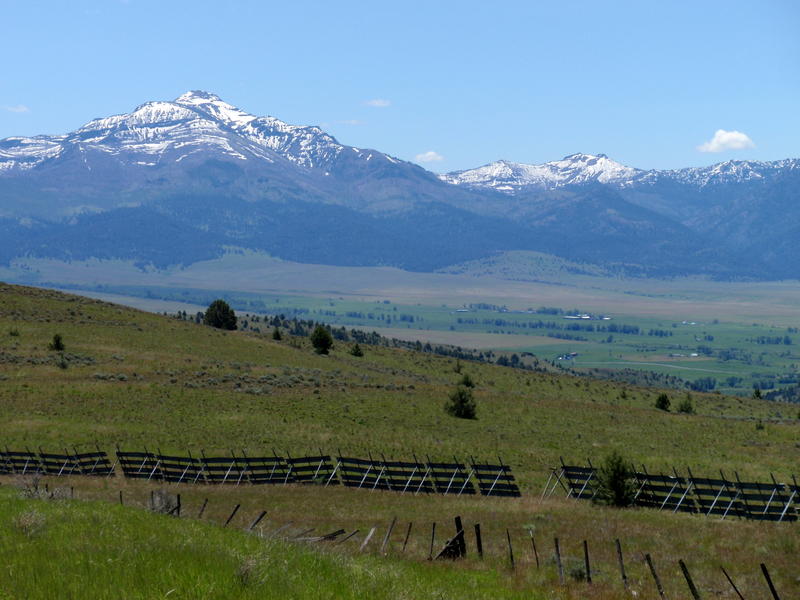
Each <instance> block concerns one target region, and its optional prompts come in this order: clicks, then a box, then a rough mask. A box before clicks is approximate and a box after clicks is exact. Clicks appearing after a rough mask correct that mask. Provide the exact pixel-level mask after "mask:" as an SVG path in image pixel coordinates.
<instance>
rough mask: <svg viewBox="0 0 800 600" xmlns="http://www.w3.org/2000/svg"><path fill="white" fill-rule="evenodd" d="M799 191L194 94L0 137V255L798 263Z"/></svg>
mask: <svg viewBox="0 0 800 600" xmlns="http://www.w3.org/2000/svg"><path fill="white" fill-rule="evenodd" d="M798 190H800V161H798V160H796V159H787V160H784V161H777V162H771V163H767V162H756V161H729V162H725V163H720V164H718V165H713V166H711V167H703V168H692V169H680V170H676V171H645V170H641V169H635V168H632V167H629V166H626V165H622V164H620V163H618V162H616V161H614V160H612V159H610V158H608V157H607V156H605V155H602V154H598V155H590V154H573V155H571V156H567V157H565V158H564V159H562V160H558V161H553V162H548V163H545V164H542V165H525V164H520V163H513V162H509V161H498V162H495V163H492V164H490V165H486V166H484V167H479V168H477V169H470V170H467V171H460V172H457V173H450V174H447V175H442V176H437V175H435V174H434V173H431V172H429V171H426V170H425V169H423V168H421V167H420V166H418V165H415V164H413V163H410V162H406V161H402V160H399V159H397V158H394V157H392V156H390V155H388V154H385V153H382V152H379V151H377V150H370V149H362V148H355V147H352V146H347V145H345V144H342V143H340V142H339V141H337V140H336V139H335V138H334V137H333V136H331V135H329V134H328V133H326V132H325V131H323V130H322V129H320V128H319V127H314V126H299V125H292V124H289V123H286V122H284V121H281V120H279V119H278V118H276V117H271V116H261V117H260V116H255V115H253V114H250V113H247V112H245V111H244V110H241V109H239V108H237V107H235V106H233V105H231V104H229V103H227V102H225V101H223V100H222V99H221V98H219V97H218V96H216V95H214V94H210V93H208V92H200V91H193V92H187V93H185V94H183V95H181V96H179V97H178V98H176V99H174V100H172V101H153V102H146V103H144V104H141V105H140V106H138V107H136V108H135V109H134V110H132V111H131V112H130V113H126V114H120V115H114V116H110V117H105V118H99V119H95V120H92V121H90V122H89V123H86V124H85V125H84V126H83V127H81V128H79V129H77V130H76V131H73V132H70V133H67V134H64V135H39V136H35V137H13V138H7V139H4V140H0V263H8V262H9V261H11V260H14V259H15V258H19V257H25V256H40V257H47V258H57V259H60V260H82V259H89V258H100V259H123V260H132V261H135V262H136V264H139V265H154V266H157V267H163V266H167V265H174V264H184V265H186V264H191V263H193V262H196V261H199V260H205V259H209V258H213V257H215V256H219V255H220V254H222V253H224V252H226V251H227V250H226V249H228V248H231V247H238V248H245V249H250V250H257V251H265V252H268V253H270V254H272V255H274V256H277V257H279V258H285V259H290V260H295V261H300V262H312V263H321V264H334V265H353V266H358V265H390V266H396V267H401V268H407V269H412V270H420V271H428V270H433V269H437V268H440V267H445V266H448V265H452V264H455V263H461V262H464V261H468V260H474V259H479V258H482V257H486V256H489V255H491V254H492V253H496V252H503V251H511V250H532V251H537V252H546V253H550V254H555V255H558V256H562V257H564V258H567V259H569V260H575V261H586V262H593V263H598V264H602V265H605V266H608V267H611V268H612V269H613V270H617V271H618V270H622V271H625V272H633V273H637V274H663V275H670V276H671V275H680V274H698V273H699V274H707V275H713V276H719V277H730V276H736V277H738V276H748V277H752V276H755V277H761V276H780V277H784V276H791V277H800V270H798V267H797V266H796V265H798V264H800V245H798V244H797V243H796V240H797V239H800V197H798V194H799V193H800V192H798ZM764 239H769V241H770V243H769V244H764V243H763V240H764Z"/></svg>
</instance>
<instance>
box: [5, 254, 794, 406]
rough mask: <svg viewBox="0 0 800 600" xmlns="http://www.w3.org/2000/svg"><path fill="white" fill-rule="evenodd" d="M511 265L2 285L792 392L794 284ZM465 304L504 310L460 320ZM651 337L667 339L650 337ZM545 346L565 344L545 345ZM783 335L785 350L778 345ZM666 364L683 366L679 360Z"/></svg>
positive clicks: (275, 265) (23, 267) (258, 259)
mask: <svg viewBox="0 0 800 600" xmlns="http://www.w3.org/2000/svg"><path fill="white" fill-rule="evenodd" d="M518 254H520V253H506V254H505V255H501V256H499V257H497V258H496V259H495V260H493V261H489V263H490V264H489V265H488V266H487V265H484V264H482V263H480V261H479V262H478V263H475V264H473V263H468V264H465V265H458V266H456V267H453V268H452V269H449V270H448V272H446V273H412V272H407V271H402V270H399V269H392V268H378V267H333V266H323V265H308V264H299V263H292V262H287V261H281V260H278V259H275V258H272V257H269V256H266V255H263V254H258V253H253V252H240V253H236V252H231V253H229V254H227V255H225V256H224V257H222V258H219V259H215V260H211V261H204V262H201V263H196V264H194V265H191V266H190V267H187V268H177V267H176V268H172V269H167V270H162V271H156V270H152V269H150V270H148V269H142V268H138V267H136V266H134V265H132V264H129V263H125V262H121V261H98V260H92V261H86V262H74V263H61V262H57V261H52V260H40V259H26V260H25V261H23V262H17V263H15V264H14V265H12V266H11V267H7V268H3V269H0V277H6V278H8V279H9V280H12V281H17V282H30V283H34V284H37V285H42V284H45V285H51V286H53V285H55V286H56V287H58V286H63V287H66V288H74V289H79V290H80V291H81V293H85V294H89V295H96V296H98V297H101V298H106V299H115V300H118V301H120V302H123V303H127V304H130V305H133V306H136V307H138V308H143V309H145V310H155V311H167V312H175V311H176V310H187V311H188V312H192V311H195V310H197V309H198V308H201V307H203V306H206V305H207V304H208V303H209V302H210V300H212V299H213V298H215V297H220V296H224V297H226V298H227V299H228V300H229V301H230V302H231V303H232V304H233V305H234V306H235V308H236V309H237V310H240V311H252V312H256V313H267V314H279V313H283V314H287V315H297V316H301V317H302V316H303V315H306V316H308V317H311V318H316V319H319V320H322V321H325V322H328V323H333V324H339V325H345V326H347V327H359V328H366V329H370V330H372V329H374V330H376V331H378V332H380V333H382V334H384V335H389V336H392V335H396V337H398V338H400V339H414V340H416V339H419V340H421V341H422V342H431V343H445V342H444V340H447V343H451V344H455V345H461V346H463V347H474V348H480V349H492V350H508V351H510V352H531V353H534V354H536V355H538V356H541V357H542V358H544V359H546V360H554V359H556V358H557V357H558V356H560V355H562V353H564V352H567V353H569V352H577V353H578V354H580V355H581V356H580V358H579V359H578V361H575V362H570V363H569V366H570V367H571V368H578V369H583V370H585V369H592V368H601V369H620V368H634V369H639V370H645V371H653V372H657V373H663V374H669V375H674V376H676V377H679V378H682V379H685V380H687V381H689V382H694V383H696V382H697V381H698V380H702V381H701V382H700V383H697V386H696V387H698V388H701V389H709V385H710V384H712V383H713V387H712V388H711V389H717V390H720V391H722V392H724V393H731V394H738V395H747V394H749V393H751V391H752V389H753V388H754V387H759V388H761V389H765V390H769V389H779V388H781V387H784V386H787V385H793V384H796V383H798V382H800V370H798V365H800V351H797V350H796V348H797V346H798V345H800V337H798V336H795V337H798V339H793V338H792V334H791V331H792V330H794V329H796V328H797V327H798V325H799V324H800V313H799V312H798V310H797V307H798V306H800V284H798V282H795V281H786V282H716V281H708V280H703V279H674V280H669V281H665V280H655V279H634V278H621V277H613V276H609V275H608V274H607V273H602V272H598V273H594V272H593V271H592V270H591V269H588V270H587V267H586V266H585V265H584V266H581V265H566V266H565V265H564V264H562V262H563V261H561V262H559V261H558V260H557V259H555V258H554V257H548V256H546V255H536V256H534V257H532V258H531V257H529V256H527V254H530V253H527V254H526V253H522V254H526V255H525V256H518ZM533 254H535V253H533ZM495 263H497V264H495ZM386 303H388V305H387V304H386ZM470 305H472V306H497V307H503V309H504V310H508V311H509V312H508V313H505V312H503V313H502V314H498V311H497V310H480V309H477V310H474V311H471V312H470V314H467V315H464V314H457V313H456V311H457V310H461V309H464V307H465V306H470ZM543 306H546V307H557V308H559V309H561V310H564V311H568V310H572V309H576V308H577V309H579V310H580V311H582V312H588V313H592V314H607V315H610V316H611V317H612V318H613V321H614V323H615V324H624V325H628V326H630V327H636V328H638V329H639V331H640V333H638V334H635V335H630V334H622V333H612V334H611V335H610V336H609V332H607V331H605V330H603V331H596V332H589V333H586V332H581V331H577V332H566V336H565V335H564V334H565V332H564V331H559V330H558V329H556V330H552V329H551V330H548V331H546V330H544V329H537V330H533V331H532V330H530V329H527V328H528V327H529V326H530V321H531V320H545V321H550V322H555V324H556V326H558V325H563V324H564V323H563V321H561V317H560V316H556V317H554V318H547V317H546V315H545V316H544V317H543V316H542V315H527V314H525V312H526V311H530V310H531V309H533V310H536V309H538V308H540V307H543ZM400 317H403V318H404V319H405V321H399V320H398V319H399V318H400ZM470 319H473V320H475V321H476V322H474V323H469V322H467V321H469V320H470ZM398 330H405V331H398ZM651 331H656V332H658V331H661V332H668V333H670V334H672V335H670V336H669V337H654V336H653V335H651V334H650V332H651ZM487 334H490V335H487ZM545 335H550V336H558V337H560V338H561V340H560V341H556V340H552V338H551V339H542V337H544V336H545ZM787 335H788V336H789V338H790V340H791V342H792V344H789V345H784V344H783V343H775V340H778V339H780V340H782V339H783V338H784V337H785V336H787ZM707 336H712V337H713V340H712V339H708V337H707ZM565 337H566V338H567V341H569V342H570V344H568V347H566V348H565V347H561V346H563V344H562V343H561V341H563V340H564V338H565ZM526 338H527V339H526ZM759 340H762V341H763V340H769V343H760V342H759ZM554 346H558V347H554ZM694 353H698V354H700V355H701V356H700V357H699V358H701V359H702V355H703V353H710V356H713V357H714V362H715V364H714V365H713V366H711V367H709V370H708V371H702V370H698V368H697V367H696V365H695V364H694V363H695V362H696V361H695V360H694V358H695V357H692V356H691V355H692V354H694ZM673 355H676V356H679V357H681V356H682V357H685V358H686V360H685V361H677V362H676V361H673V360H671V359H673V358H675V356H673ZM665 362H670V365H669V366H663V365H664V363H665ZM700 368H701V369H702V368H706V366H703V367H700ZM709 379H714V381H713V382H711V381H709Z"/></svg>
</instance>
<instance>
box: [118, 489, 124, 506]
mask: <svg viewBox="0 0 800 600" xmlns="http://www.w3.org/2000/svg"><path fill="white" fill-rule="evenodd" d="M119 503H120V504H122V505H123V506H124V502H122V490H120V491H119Z"/></svg>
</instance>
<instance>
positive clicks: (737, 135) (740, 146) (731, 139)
mask: <svg viewBox="0 0 800 600" xmlns="http://www.w3.org/2000/svg"><path fill="white" fill-rule="evenodd" d="M755 147H756V145H755V144H754V143H753V140H751V139H750V137H749V136H748V135H747V134H746V133H742V132H741V131H725V130H724V129H717V131H716V133H714V137H713V138H711V139H710V140H709V141H707V142H706V143H705V144H701V145H699V146H698V147H697V149H698V150H699V151H700V152H725V151H726V150H745V149H747V148H755Z"/></svg>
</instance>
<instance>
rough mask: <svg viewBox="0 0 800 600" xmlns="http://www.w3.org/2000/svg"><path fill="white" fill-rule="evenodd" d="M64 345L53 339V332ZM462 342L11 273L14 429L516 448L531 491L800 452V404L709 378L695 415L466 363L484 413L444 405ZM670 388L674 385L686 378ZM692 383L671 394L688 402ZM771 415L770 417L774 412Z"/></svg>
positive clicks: (8, 360) (636, 395) (2, 297)
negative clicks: (426, 343) (590, 464)
mask: <svg viewBox="0 0 800 600" xmlns="http://www.w3.org/2000/svg"><path fill="white" fill-rule="evenodd" d="M56 333H59V334H61V335H62V336H63V339H64V341H65V344H66V350H65V352H63V353H59V352H55V351H51V350H48V343H49V342H50V341H51V340H52V337H53V335H54V334H56ZM455 366H456V363H455V361H454V360H452V359H448V358H444V357H437V356H432V355H428V354H422V353H416V352H411V351H403V350H398V349H390V348H379V347H367V348H366V356H364V357H362V358H356V357H353V356H351V355H350V354H349V353H348V352H347V347H346V345H340V346H337V347H336V348H335V349H334V351H333V352H332V354H331V355H330V356H318V355H315V354H314V353H313V352H312V351H311V349H310V347H309V345H308V341H307V340H306V339H300V338H288V339H285V340H284V341H282V342H274V341H272V340H271V339H269V336H268V335H259V334H256V333H244V332H222V331H218V330H214V329H211V328H208V327H204V326H201V325H195V324H193V323H187V322H181V321H177V320H174V319H170V318H166V317H161V316H158V315H152V314H148V313H144V312H140V311H136V310H132V309H127V308H123V307H119V306H115V305H111V304H107V303H103V302H99V301H96V300H90V299H86V298H81V297H77V296H70V295H65V294H61V293H58V292H52V291H47V290H41V289H35V288H24V287H17V286H7V285H3V286H2V287H0V379H2V385H0V406H2V409H3V412H4V414H6V415H8V418H6V419H4V420H3V421H2V422H0V441H1V442H2V443H3V444H4V445H8V446H11V447H14V446H22V445H29V446H32V447H34V446H39V445H41V446H43V447H45V448H49V449H58V448H62V447H64V446H65V445H68V446H70V447H72V446H73V445H78V446H82V445H89V444H94V443H95V442H97V443H99V444H100V445H101V446H103V447H106V448H108V449H111V448H113V445H114V444H116V443H119V444H120V445H121V446H124V447H128V448H140V447H142V446H145V445H146V446H148V447H150V448H155V447H160V448H161V449H162V450H163V451H165V452H166V451H185V450H186V449H187V448H188V449H191V450H193V451H199V450H200V449H201V448H204V449H205V450H206V451H225V450H227V449H230V448H237V449H238V448H245V449H248V450H249V451H251V452H252V451H257V450H261V451H264V450H270V449H271V448H275V449H277V450H288V451H290V452H291V453H292V454H301V453H303V452H307V451H316V450H317V449H318V448H320V447H321V448H323V449H324V450H326V451H330V452H335V451H336V450H337V449H341V450H342V452H346V453H354V454H356V455H364V454H366V453H367V452H372V453H373V454H380V453H384V454H385V455H386V456H387V457H406V456H410V455H411V454H412V453H416V454H417V455H418V456H423V455H425V454H428V455H430V456H431V457H432V458H437V457H441V458H446V457H450V456H452V455H453V454H456V455H458V456H460V457H466V456H469V455H473V456H475V457H476V458H486V459H488V458H493V457H494V456H496V455H497V454H500V455H501V456H502V458H503V459H504V460H505V461H506V462H507V463H508V464H510V465H512V467H513V468H514V470H515V473H516V474H517V475H518V478H519V479H520V481H521V484H522V485H523V487H525V488H527V490H528V491H529V492H531V491H534V490H536V489H538V488H539V486H541V485H542V483H543V481H544V478H545V477H546V475H547V467H549V466H553V465H555V464H557V462H558V457H559V456H564V457H565V459H566V460H567V461H583V460H585V459H586V457H593V458H597V457H599V456H601V455H604V454H606V453H607V452H608V451H609V450H610V449H611V448H620V449H622V450H623V451H624V453H625V455H626V456H627V457H628V458H630V459H631V460H633V461H635V462H637V463H645V464H646V465H648V467H650V468H651V469H658V468H664V469H668V468H670V467H671V466H672V465H675V466H678V467H683V466H685V465H690V466H692V468H693V470H694V471H695V472H696V473H703V472H709V473H716V472H717V471H718V469H720V468H721V469H723V470H725V471H733V470H736V471H738V472H739V474H740V475H742V476H743V477H749V476H754V477H756V476H757V477H762V478H763V477H768V474H769V472H771V471H773V472H776V475H780V476H783V477H786V476H788V474H789V473H790V472H791V471H792V470H794V469H795V468H796V465H797V463H798V458H800V447H798V445H797V444H796V441H797V439H798V434H799V433H800V421H798V419H797V409H796V406H792V405H780V404H773V403H766V402H762V401H755V400H751V399H746V398H733V397H726V396H721V395H716V394H711V395H702V394H695V395H694V396H693V399H694V402H695V405H696V407H697V412H698V414H697V415H680V414H675V413H664V412H662V411H658V410H656V409H655V408H654V407H653V405H654V402H655V398H656V396H657V395H658V393H659V391H658V390H654V389H644V388H635V387H631V386H621V385H619V384H614V383H611V382H596V381H592V380H590V379H584V378H580V379H579V378H573V377H570V376H566V375H555V374H535V373H530V372H525V371H518V370H514V369H510V368H504V367H498V366H493V365H483V364H473V363H462V372H466V373H469V374H470V376H471V377H472V378H473V379H474V380H475V381H476V382H477V388H476V392H475V393H476V397H477V402H478V419H477V420H474V421H468V420H460V419H455V418H452V417H449V416H447V415H446V414H445V413H444V411H443V410H442V405H443V403H444V400H445V398H446V397H447V395H448V393H449V392H450V390H452V388H453V387H454V385H455V383H456V382H457V381H458V379H459V378H460V377H461V375H459V374H458V373H456V372H455ZM670 393H671V392H670ZM681 398H682V396H677V397H676V396H674V395H673V405H674V404H676V403H677V401H678V400H680V399H681ZM758 420H762V421H763V422H764V424H763V426H761V425H759V423H758Z"/></svg>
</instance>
